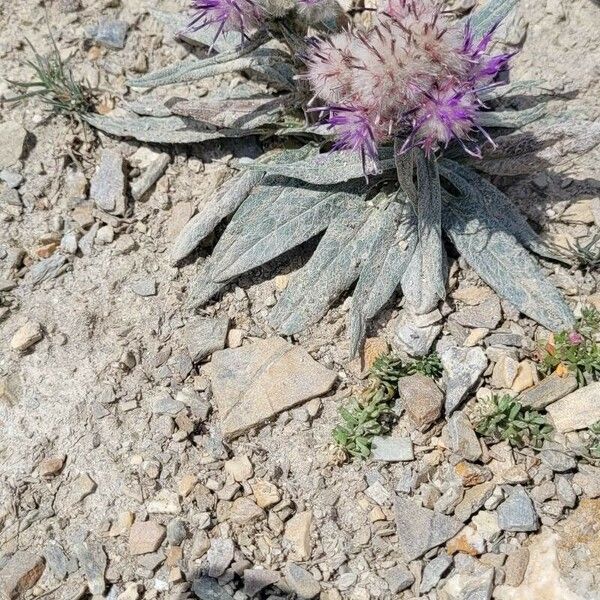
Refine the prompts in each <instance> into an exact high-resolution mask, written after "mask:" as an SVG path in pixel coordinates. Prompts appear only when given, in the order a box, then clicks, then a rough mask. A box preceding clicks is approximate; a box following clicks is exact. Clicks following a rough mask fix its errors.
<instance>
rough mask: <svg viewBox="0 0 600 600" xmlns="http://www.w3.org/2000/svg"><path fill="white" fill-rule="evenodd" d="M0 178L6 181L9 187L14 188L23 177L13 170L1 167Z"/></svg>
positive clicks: (19, 183) (21, 181) (23, 179)
mask: <svg viewBox="0 0 600 600" xmlns="http://www.w3.org/2000/svg"><path fill="white" fill-rule="evenodd" d="M0 179H2V181H4V183H6V185H7V186H8V187H9V188H12V189H16V188H18V187H19V186H20V185H21V184H22V183H23V182H24V181H25V178H24V177H23V175H21V173H15V172H14V171H9V170H8V169H2V170H1V171H0Z"/></svg>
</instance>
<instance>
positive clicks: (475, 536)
mask: <svg viewBox="0 0 600 600" xmlns="http://www.w3.org/2000/svg"><path fill="white" fill-rule="evenodd" d="M446 552H448V554H456V553H457V552H460V553H462V554H468V555H469V556H479V555H480V554H483V553H484V552H485V540H484V539H483V536H482V535H481V534H480V533H479V532H478V531H477V530H476V529H475V528H474V527H471V525H467V526H466V527H464V528H463V529H462V531H460V532H459V533H458V534H457V535H455V536H454V537H453V538H452V539H451V540H449V541H448V543H447V544H446Z"/></svg>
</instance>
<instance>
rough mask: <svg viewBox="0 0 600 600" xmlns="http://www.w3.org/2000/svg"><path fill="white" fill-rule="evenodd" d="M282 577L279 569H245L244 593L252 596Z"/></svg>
mask: <svg viewBox="0 0 600 600" xmlns="http://www.w3.org/2000/svg"><path fill="white" fill-rule="evenodd" d="M280 579H281V576H280V575H279V573H278V572H277V571H269V570H268V569H246V570H245V571H244V594H247V595H248V596H250V598H252V597H253V596H256V594H258V592H260V591H261V590H264V589H265V588H266V587H269V586H270V585H274V584H276V583H277V582H278V581H279V580H280Z"/></svg>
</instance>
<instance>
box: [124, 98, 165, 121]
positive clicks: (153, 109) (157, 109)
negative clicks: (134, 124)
mask: <svg viewBox="0 0 600 600" xmlns="http://www.w3.org/2000/svg"><path fill="white" fill-rule="evenodd" d="M123 108H124V109H125V110H126V111H128V112H132V113H135V114H136V115H140V116H141V117H170V116H172V115H173V113H172V112H171V111H170V110H169V109H168V108H167V107H166V106H165V101H164V99H163V98H151V97H148V96H145V97H142V98H138V99H136V100H132V101H131V102H125V103H124V105H123Z"/></svg>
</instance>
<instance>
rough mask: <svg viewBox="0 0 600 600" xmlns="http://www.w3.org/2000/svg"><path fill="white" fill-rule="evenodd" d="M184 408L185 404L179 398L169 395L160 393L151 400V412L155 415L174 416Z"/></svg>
mask: <svg viewBox="0 0 600 600" xmlns="http://www.w3.org/2000/svg"><path fill="white" fill-rule="evenodd" d="M184 409H185V404H184V403H183V402H182V401H181V400H177V399H175V398H171V396H169V395H162V394H161V395H160V396H158V397H156V398H155V399H154V400H153V402H152V412H153V414H155V415H170V416H172V417H174V416H176V415H177V414H178V413H179V412H181V411H182V410H184Z"/></svg>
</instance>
